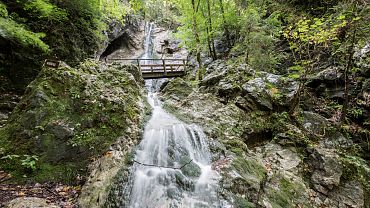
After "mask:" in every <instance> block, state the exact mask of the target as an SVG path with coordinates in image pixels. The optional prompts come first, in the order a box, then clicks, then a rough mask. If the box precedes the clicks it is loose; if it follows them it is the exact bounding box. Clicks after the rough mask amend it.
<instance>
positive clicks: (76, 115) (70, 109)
mask: <svg viewBox="0 0 370 208" xmlns="http://www.w3.org/2000/svg"><path fill="white" fill-rule="evenodd" d="M126 68H127V69H130V70H129V71H130V72H128V71H126V70H125V69H126ZM133 71H134V69H133V67H132V66H127V67H125V66H119V65H112V66H107V65H104V64H101V63H98V62H95V61H90V60H88V61H85V62H83V63H81V64H80V66H78V67H75V68H70V67H62V68H59V69H51V68H43V69H42V71H41V72H40V74H39V76H38V77H37V78H36V79H35V80H34V81H33V82H32V83H31V84H30V85H29V86H28V87H27V89H26V92H25V94H24V96H23V98H22V100H21V101H20V103H19V104H18V106H17V107H16V108H15V110H14V112H13V113H12V115H11V116H10V118H9V121H8V123H7V125H6V126H5V127H3V128H1V129H0V135H1V137H0V140H1V142H2V146H3V147H2V150H1V152H0V153H1V157H2V156H6V155H19V156H21V157H23V155H31V156H37V158H38V161H36V168H33V170H32V171H30V170H27V171H24V166H22V165H21V161H20V159H18V161H17V160H13V161H5V162H2V163H0V164H1V165H0V166H1V168H2V169H5V170H6V171H8V172H10V173H12V174H13V175H14V176H15V178H14V180H24V178H23V177H22V176H23V175H24V174H26V175H27V179H25V180H31V181H40V182H42V181H58V182H59V181H64V182H73V181H74V178H75V177H76V176H77V173H79V174H80V175H84V174H85V173H86V169H87V168H86V167H87V164H88V163H89V162H90V160H91V158H94V157H99V156H100V155H102V154H103V153H104V152H106V151H107V150H108V148H109V147H110V145H112V144H113V143H114V142H115V141H116V140H117V139H118V138H119V137H121V136H125V137H124V138H127V139H131V138H130V136H131V135H130V134H132V128H137V127H138V126H139V127H140V126H141V125H142V121H143V114H144V112H146V111H145V110H144V108H145V105H143V104H142V102H143V97H142V95H143V93H142V92H143V86H144V85H143V84H142V78H141V79H140V78H139V77H136V78H135V77H134V76H133V75H132V74H131V73H133ZM130 129H131V130H130ZM132 139H133V138H132ZM135 139H136V138H135ZM69 173H70V174H69ZM18 176H20V177H18Z"/></svg>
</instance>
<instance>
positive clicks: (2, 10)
mask: <svg viewBox="0 0 370 208" xmlns="http://www.w3.org/2000/svg"><path fill="white" fill-rule="evenodd" d="M7 16H8V10H6V6H5V5H4V4H3V3H1V2H0V17H7Z"/></svg>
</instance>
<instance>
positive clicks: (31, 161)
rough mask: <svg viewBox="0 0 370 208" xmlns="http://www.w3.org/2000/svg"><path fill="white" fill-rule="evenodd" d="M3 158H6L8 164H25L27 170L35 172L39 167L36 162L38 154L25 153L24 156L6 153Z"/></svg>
mask: <svg viewBox="0 0 370 208" xmlns="http://www.w3.org/2000/svg"><path fill="white" fill-rule="evenodd" d="M1 160H5V161H6V162H7V163H8V164H10V162H15V165H20V166H23V167H24V168H26V170H28V171H32V172H33V171H36V169H37V166H36V162H37V161H38V160H39V159H38V156H36V155H23V156H22V157H21V156H19V155H6V156H3V157H2V158H1Z"/></svg>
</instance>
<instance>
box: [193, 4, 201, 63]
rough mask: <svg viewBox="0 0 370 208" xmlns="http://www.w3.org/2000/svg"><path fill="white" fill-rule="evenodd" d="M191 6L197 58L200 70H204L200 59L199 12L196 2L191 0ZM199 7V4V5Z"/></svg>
mask: <svg viewBox="0 0 370 208" xmlns="http://www.w3.org/2000/svg"><path fill="white" fill-rule="evenodd" d="M191 5H192V8H193V32H194V38H195V43H196V50H195V51H196V56H197V61H198V64H199V68H202V60H201V58H200V38H199V33H198V24H197V16H196V15H197V11H198V7H197V6H195V0H191ZM198 6H199V3H198Z"/></svg>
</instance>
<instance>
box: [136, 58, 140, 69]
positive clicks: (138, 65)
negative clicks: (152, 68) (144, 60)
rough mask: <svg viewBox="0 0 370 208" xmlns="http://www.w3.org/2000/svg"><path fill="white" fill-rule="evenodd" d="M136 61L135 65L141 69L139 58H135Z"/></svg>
mask: <svg viewBox="0 0 370 208" xmlns="http://www.w3.org/2000/svg"><path fill="white" fill-rule="evenodd" d="M136 61H137V67H139V71H141V67H140V60H139V59H136Z"/></svg>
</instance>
